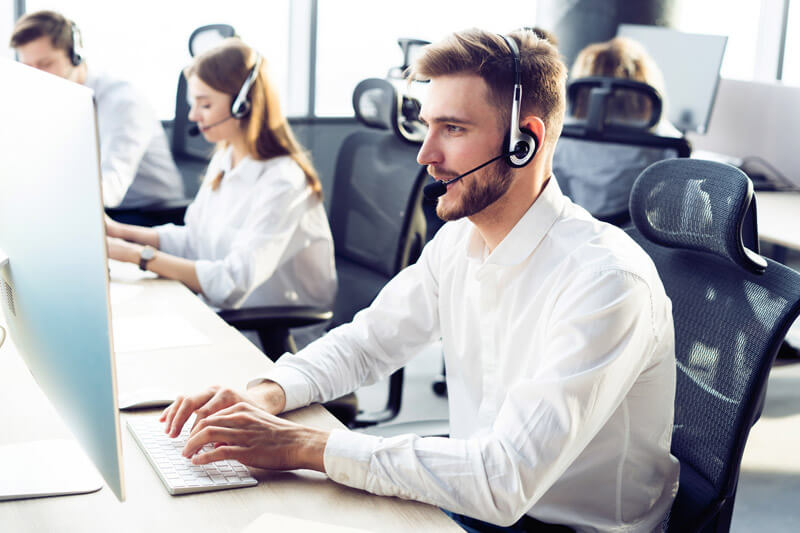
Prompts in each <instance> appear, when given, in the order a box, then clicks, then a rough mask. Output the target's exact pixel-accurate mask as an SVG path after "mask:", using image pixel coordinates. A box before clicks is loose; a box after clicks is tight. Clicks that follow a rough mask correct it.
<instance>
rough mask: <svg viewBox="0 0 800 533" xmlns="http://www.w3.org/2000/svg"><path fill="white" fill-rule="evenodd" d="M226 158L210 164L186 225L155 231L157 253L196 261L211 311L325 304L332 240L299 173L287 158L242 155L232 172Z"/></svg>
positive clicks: (329, 294) (330, 285)
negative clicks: (217, 183) (213, 184)
mask: <svg viewBox="0 0 800 533" xmlns="http://www.w3.org/2000/svg"><path fill="white" fill-rule="evenodd" d="M231 155H232V148H228V149H227V150H224V151H220V152H217V153H216V154H215V155H214V157H213V158H212V159H211V162H210V163H209V167H208V171H207V173H206V179H205V181H204V183H203V185H202V187H200V190H199V191H198V193H197V197H196V198H195V200H194V202H192V204H191V205H190V206H189V208H188V209H187V211H186V217H185V222H186V225H185V226H175V225H173V224H167V225H164V226H158V227H157V228H156V231H157V232H158V237H159V248H160V249H161V250H163V251H164V252H166V253H168V254H172V255H176V256H179V257H185V258H186V259H191V260H193V261H195V268H196V271H197V277H198V279H199V281H200V286H201V287H202V289H203V295H202V296H203V298H204V299H205V300H206V302H207V303H208V304H210V305H212V306H214V307H218V308H223V309H236V308H241V307H254V306H260V305H313V306H323V307H327V306H330V305H331V304H332V302H333V299H334V296H335V294H336V269H335V268H334V260H333V237H332V236H331V230H330V227H329V225H328V218H327V216H326V214H325V208H324V206H323V204H322V200H321V199H320V198H319V197H318V196H317V195H315V194H314V193H313V192H312V191H311V188H310V187H309V186H308V184H307V183H306V177H305V174H304V173H303V171H302V169H301V168H300V167H299V166H298V165H297V163H295V162H294V160H292V159H291V158H290V157H289V156H281V157H275V158H272V159H269V160H266V161H258V160H255V159H252V158H250V157H245V158H244V159H242V160H241V161H240V162H239V163H238V164H237V165H236V167H235V168H231ZM220 170H223V171H224V172H225V175H224V177H223V179H222V183H221V184H220V186H219V188H218V189H217V190H212V189H211V185H210V183H211V182H212V181H213V179H214V178H215V177H216V176H217V174H218V173H219V171H220Z"/></svg>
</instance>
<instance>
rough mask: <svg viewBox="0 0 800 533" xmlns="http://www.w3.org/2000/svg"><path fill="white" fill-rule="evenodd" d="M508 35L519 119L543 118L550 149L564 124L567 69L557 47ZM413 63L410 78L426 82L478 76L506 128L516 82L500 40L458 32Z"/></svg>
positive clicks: (530, 36)
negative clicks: (518, 87)
mask: <svg viewBox="0 0 800 533" xmlns="http://www.w3.org/2000/svg"><path fill="white" fill-rule="evenodd" d="M509 36H510V37H511V38H512V39H514V41H516V43H517V46H518V48H519V52H520V67H521V78H522V105H521V107H522V109H521V111H520V115H521V116H524V115H527V114H534V115H536V116H538V117H540V118H541V119H542V121H543V122H544V125H545V128H546V131H547V135H546V137H547V141H546V143H547V144H550V145H551V146H552V145H553V144H554V143H555V141H556V140H557V139H558V136H559V135H560V134H561V127H562V125H563V122H564V108H565V100H566V94H565V86H566V79H567V67H566V66H565V65H564V62H563V61H562V60H561V57H560V56H559V55H558V51H557V50H556V48H555V47H554V46H553V45H552V44H551V43H549V42H548V41H547V40H545V39H541V38H539V37H538V36H537V35H536V34H535V33H534V32H533V31H530V30H518V31H515V32H513V33H511V34H509ZM423 50H424V51H423V53H422V55H421V56H420V57H418V58H417V60H416V62H415V63H414V65H413V67H412V69H411V73H410V76H409V77H410V79H415V80H428V79H431V78H435V77H437V76H446V75H452V74H477V75H478V76H480V77H481V78H483V80H484V81H485V82H486V84H487V85H488V86H489V98H490V103H492V104H493V105H494V106H495V107H496V108H497V110H498V118H499V123H500V124H502V125H505V124H508V121H509V120H510V115H511V99H512V91H513V84H512V80H513V78H514V59H513V56H512V55H511V52H510V50H509V49H508V44H507V43H506V42H505V40H504V39H503V37H502V36H500V35H497V34H494V33H489V32H486V31H483V30H479V29H475V28H473V29H469V30H465V31H461V32H456V33H453V34H451V35H450V36H448V37H446V38H445V39H444V40H442V41H439V42H438V43H434V44H430V45H427V46H426V47H425V48H424V49H423Z"/></svg>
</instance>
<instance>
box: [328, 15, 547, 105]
mask: <svg viewBox="0 0 800 533" xmlns="http://www.w3.org/2000/svg"><path fill="white" fill-rule="evenodd" d="M535 14H536V2H535V1H531V0H493V1H491V2H487V1H486V0H462V1H452V0H448V1H442V2H432V1H430V0H405V1H404V2H388V3H387V2H375V1H373V0H319V4H318V22H317V69H316V93H315V99H316V100H315V101H316V105H315V113H316V114H317V115H318V116H352V114H353V107H352V103H351V102H352V97H353V89H354V88H355V86H356V84H358V82H360V81H361V80H363V79H365V78H372V77H375V78H383V77H385V76H386V73H387V71H388V70H389V69H390V68H392V67H395V66H398V65H400V64H402V62H403V55H402V52H401V51H400V47H399V46H398V45H397V39H398V37H411V38H417V39H425V40H428V41H436V40H438V39H440V38H442V37H444V36H445V35H447V34H448V33H450V32H453V31H457V30H462V29H465V28H470V27H480V28H483V29H486V30H490V31H496V32H498V33H505V32H509V31H511V30H514V29H516V28H519V27H520V26H532V25H533V24H534V22H535V19H534V16H535Z"/></svg>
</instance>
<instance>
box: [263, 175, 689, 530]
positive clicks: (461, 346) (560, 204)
mask: <svg viewBox="0 0 800 533" xmlns="http://www.w3.org/2000/svg"><path fill="white" fill-rule="evenodd" d="M439 337H441V338H442V342H443V351H444V356H445V360H446V366H447V387H448V394H449V406H450V430H451V438H449V439H443V438H431V437H429V438H420V437H417V436H414V435H405V436H399V437H394V438H381V437H377V436H371V435H366V434H362V433H356V432H351V431H342V430H334V431H333V432H332V433H331V435H330V439H329V440H328V443H327V446H326V448H325V455H324V463H325V469H326V471H327V473H328V475H329V477H330V478H331V479H333V480H335V481H337V482H339V483H343V484H345V485H349V486H352V487H356V488H360V489H364V490H366V491H369V492H372V493H375V494H381V495H394V496H399V497H401V498H408V499H414V500H420V501H423V502H427V503H431V504H434V505H438V506H440V507H443V508H445V509H448V510H451V511H454V512H457V513H461V514H465V515H469V516H473V517H475V518H478V519H481V520H485V521H488V522H492V523H496V524H501V525H508V524H511V523H513V522H515V521H516V520H517V519H519V518H520V517H521V516H522V515H523V514H526V513H527V514H528V515H530V516H532V517H534V518H537V519H539V520H542V521H545V522H550V523H557V524H565V525H569V526H571V527H573V528H576V529H578V530H579V531H651V530H653V529H654V528H656V527H657V526H658V525H659V523H660V521H661V520H662V519H663V517H664V516H665V514H666V513H667V511H668V509H669V508H670V506H671V504H672V501H673V498H674V496H675V494H676V491H677V483H678V462H677V460H676V459H675V458H674V457H673V456H672V455H670V451H669V450H670V442H671V435H672V420H673V402H674V395H675V353H674V332H673V324H672V314H671V303H670V300H669V298H668V297H667V296H666V294H665V292H664V289H663V286H662V284H661V281H660V279H659V277H658V274H657V272H656V269H655V266H654V265H653V263H652V262H651V260H650V258H649V257H648V256H647V255H646V254H645V252H644V251H643V250H642V249H641V248H639V247H638V246H637V245H636V244H635V243H634V242H633V241H632V240H631V239H630V238H628V236H627V235H625V234H624V233H623V232H622V231H621V230H619V229H618V228H616V227H613V226H611V225H608V224H604V223H601V222H598V221H597V220H595V219H593V218H591V217H590V216H589V214H588V213H587V212H586V211H585V210H584V209H582V208H580V207H578V206H576V205H575V204H573V203H572V202H570V201H569V199H567V198H566V197H565V196H564V195H563V194H562V193H561V191H560V190H559V188H558V184H557V183H556V181H555V180H554V179H550V181H549V182H548V184H547V186H546V187H545V189H544V190H543V192H542V194H541V195H540V196H539V198H538V199H537V200H536V202H535V203H534V204H533V206H532V207H531V208H530V209H529V210H528V211H527V213H526V214H525V215H524V216H523V217H522V218H521V219H520V221H519V222H518V223H517V224H516V226H515V227H514V228H513V229H512V231H511V232H510V233H509V234H508V235H507V236H506V238H505V239H504V240H503V241H502V242H501V243H500V244H499V245H498V246H497V248H496V249H495V250H494V251H493V252H492V253H488V249H487V247H486V245H485V244H484V241H483V240H482V238H481V236H480V234H479V233H478V231H477V230H476V229H475V227H474V226H473V225H472V223H471V222H469V221H468V220H466V219H464V220H460V221H457V222H452V223H448V224H446V225H445V226H444V227H443V228H442V229H441V230H440V231H439V233H438V234H437V236H436V238H435V239H434V240H433V241H432V242H431V243H429V244H428V245H427V246H426V247H425V249H424V251H423V253H422V256H421V257H420V259H419V261H418V262H417V263H416V264H414V265H412V266H410V267H408V268H406V269H405V270H403V271H402V272H401V273H400V274H398V275H397V276H396V277H395V278H394V279H393V280H392V281H391V282H390V283H389V284H387V285H386V287H385V288H384V289H383V291H382V292H381V293H380V294H379V295H378V297H377V299H376V300H375V302H374V303H373V304H372V306H371V307H369V308H368V309H367V310H364V311H362V312H361V313H359V314H358V315H356V317H355V319H354V321H353V322H352V323H351V324H347V325H343V326H341V327H339V328H337V329H335V330H333V331H332V332H330V333H329V334H328V335H326V336H325V337H323V338H322V339H319V340H318V341H316V342H314V343H312V344H311V345H309V346H308V347H307V348H306V349H305V350H303V351H301V352H300V353H298V354H297V355H288V354H287V355H284V356H283V357H282V358H281V359H280V360H279V361H278V364H277V366H276V367H275V368H274V369H273V370H272V371H271V372H270V374H268V375H267V376H266V377H267V378H269V379H272V380H274V381H276V382H277V383H279V384H280V385H281V386H282V387H283V388H284V390H285V392H286V401H287V407H286V409H287V410H290V409H294V408H297V407H299V406H303V405H306V404H308V403H311V402H315V401H326V400H329V399H332V398H335V397H338V396H341V395H342V394H344V393H345V392H347V391H350V390H354V389H355V388H357V387H358V386H359V385H361V384H363V383H371V382H374V381H376V380H378V379H381V378H383V377H385V376H388V375H389V374H390V373H391V372H393V371H394V370H395V369H397V368H399V367H401V366H403V365H404V364H405V363H406V362H407V361H408V360H409V359H411V358H412V357H413V356H414V355H415V354H416V353H418V352H419V349H420V347H422V346H423V345H425V344H427V343H429V342H431V341H433V340H436V339H438V338H439ZM405 401H414V399H413V398H406V399H405Z"/></svg>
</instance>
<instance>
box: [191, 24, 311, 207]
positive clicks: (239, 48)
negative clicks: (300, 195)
mask: <svg viewBox="0 0 800 533" xmlns="http://www.w3.org/2000/svg"><path fill="white" fill-rule="evenodd" d="M257 57H258V56H257V53H256V52H255V50H253V49H252V48H250V47H249V46H247V45H246V44H244V43H243V42H242V41H241V40H239V39H236V38H230V39H225V40H224V41H222V43H220V44H219V45H218V46H215V47H214V48H212V49H210V50H208V51H206V52H204V53H202V54H200V55H199V56H197V58H195V60H194V62H193V63H192V64H191V65H189V66H188V67H186V69H185V70H184V71H183V74H184V76H186V78H187V79H188V78H189V77H190V76H192V75H196V76H197V77H198V78H200V79H201V80H202V81H203V83H205V84H206V85H208V86H209V87H211V88H212V89H214V90H217V91H220V92H223V93H226V94H229V95H231V102H233V99H235V98H236V95H237V94H239V90H240V89H241V88H242V85H243V84H244V81H245V80H246V79H247V76H248V75H249V74H250V71H251V70H252V69H253V67H254V65H255V63H256V60H257ZM248 100H249V101H250V112H249V113H248V114H247V115H246V116H245V117H243V118H242V119H241V121H240V123H239V125H240V127H241V128H242V130H243V131H244V132H245V142H246V144H247V149H248V151H249V152H250V156H251V157H252V158H254V159H259V160H262V161H264V160H267V159H272V158H273V157H279V156H283V155H288V156H289V157H291V158H292V159H293V160H294V161H295V162H296V163H297V164H298V165H299V166H300V168H301V169H302V170H303V173H305V175H306V181H307V182H308V185H309V187H311V189H312V191H314V193H316V194H317V195H318V196H320V197H321V196H322V185H321V184H320V181H319V177H318V176H317V172H316V170H314V165H313V164H312V163H311V159H310V158H309V156H308V153H307V152H306V151H305V149H304V148H303V147H302V146H301V145H300V143H298V142H297V140H296V139H295V137H294V134H293V133H292V129H291V127H290V126H289V123H288V122H287V120H286V117H285V116H284V115H283V112H282V111H281V106H280V101H279V99H278V91H277V90H276V88H275V85H274V84H273V83H272V82H271V80H270V79H269V76H268V75H267V62H266V60H265V59H264V58H263V57H262V58H261V65H260V67H259V69H258V73H257V74H256V78H255V80H254V82H253V84H252V85H251V86H250V91H249V94H248ZM228 144H229V143H228V142H227V141H222V142H220V143H218V145H217V150H220V149H223V148H227V146H228ZM220 179H221V176H218V177H217V180H216V183H214V184H212V186H213V187H214V188H216V187H217V186H219V180H220Z"/></svg>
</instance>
